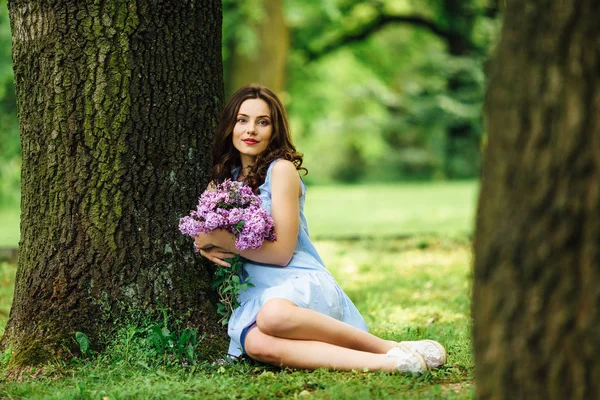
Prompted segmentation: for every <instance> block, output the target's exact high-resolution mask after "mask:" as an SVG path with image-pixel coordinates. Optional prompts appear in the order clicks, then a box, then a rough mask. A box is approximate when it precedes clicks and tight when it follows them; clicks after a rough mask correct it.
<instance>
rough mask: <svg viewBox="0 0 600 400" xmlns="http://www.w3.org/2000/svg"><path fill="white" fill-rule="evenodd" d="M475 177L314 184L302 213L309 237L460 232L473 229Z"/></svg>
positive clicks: (451, 233) (469, 231) (328, 237)
mask: <svg viewBox="0 0 600 400" xmlns="http://www.w3.org/2000/svg"><path fill="white" fill-rule="evenodd" d="M477 189H478V187H477V185H476V184H475V183H474V182H439V183H428V182H423V183H397V184H386V185H384V184H380V185H369V186H365V185H360V186H358V185H357V186H339V185H337V186H315V187H309V188H308V192H307V200H306V210H305V215H306V218H307V220H308V222H309V228H310V231H311V234H312V235H313V237H315V238H317V239H337V238H353V237H360V238H362V237H365V236H367V237H383V236H398V235H400V236H404V235H414V234H430V233H435V234H441V235H451V236H455V235H464V234H470V233H471V232H472V231H473V223H472V221H473V216H474V211H475V208H474V205H475V202H476V196H477Z"/></svg>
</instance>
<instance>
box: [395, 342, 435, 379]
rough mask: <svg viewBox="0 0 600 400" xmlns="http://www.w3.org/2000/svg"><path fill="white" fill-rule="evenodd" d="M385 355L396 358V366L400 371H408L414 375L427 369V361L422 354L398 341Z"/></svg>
mask: <svg viewBox="0 0 600 400" xmlns="http://www.w3.org/2000/svg"><path fill="white" fill-rule="evenodd" d="M387 356H388V357H394V358H396V360H397V361H396V368H398V371H400V372H408V373H411V374H415V375H416V374H423V373H425V372H427V371H428V368H427V363H426V362H425V359H423V356H421V355H420V354H419V353H417V352H416V351H413V350H411V349H410V348H409V347H408V346H404V345H402V344H400V343H398V345H397V346H396V347H394V348H392V349H391V350H390V351H388V352H387Z"/></svg>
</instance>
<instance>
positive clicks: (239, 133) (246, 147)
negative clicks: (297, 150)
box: [232, 99, 273, 167]
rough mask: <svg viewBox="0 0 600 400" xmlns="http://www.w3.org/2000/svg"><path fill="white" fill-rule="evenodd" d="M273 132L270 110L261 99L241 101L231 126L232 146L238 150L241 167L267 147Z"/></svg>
mask: <svg viewBox="0 0 600 400" xmlns="http://www.w3.org/2000/svg"><path fill="white" fill-rule="evenodd" d="M272 132H273V123H272V121H271V110H270V109H269V105H268V104H267V103H266V102H265V101H264V100H262V99H248V100H246V101H244V102H243V103H242V105H241V106H240V110H239V111H238V114H237V121H236V124H235V126H234V127H233V135H232V138H233V146H234V147H235V148H236V149H237V150H238V151H239V152H240V161H241V162H242V167H247V166H248V165H251V164H253V163H254V160H255V159H256V156H257V155H259V154H261V153H262V152H264V151H265V150H266V149H267V146H268V145H269V139H270V138H271V134H272Z"/></svg>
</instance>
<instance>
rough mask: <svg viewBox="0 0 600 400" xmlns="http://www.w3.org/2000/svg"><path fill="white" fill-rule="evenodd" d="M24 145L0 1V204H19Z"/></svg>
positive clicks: (3, 7) (7, 31)
mask: <svg viewBox="0 0 600 400" xmlns="http://www.w3.org/2000/svg"><path fill="white" fill-rule="evenodd" d="M20 153H21V146H20V141H19V124H18V120H17V106H16V100H15V87H14V80H13V71H12V60H11V36H10V23H9V19H8V8H7V6H6V0H0V205H5V204H7V203H8V204H15V203H16V202H18V197H19V190H20V175H21V156H20Z"/></svg>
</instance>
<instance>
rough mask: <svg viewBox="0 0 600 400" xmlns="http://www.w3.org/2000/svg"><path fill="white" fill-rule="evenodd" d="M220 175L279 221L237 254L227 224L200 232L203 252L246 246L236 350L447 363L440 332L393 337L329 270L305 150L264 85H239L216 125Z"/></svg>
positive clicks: (386, 365)
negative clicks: (314, 220)
mask: <svg viewBox="0 0 600 400" xmlns="http://www.w3.org/2000/svg"><path fill="white" fill-rule="evenodd" d="M215 140H216V142H215V150H214V168H213V181H214V182H221V181H223V180H224V179H226V178H230V179H236V180H238V181H243V182H245V183H247V184H248V185H249V186H250V187H252V189H253V190H254V191H255V192H257V193H259V194H260V197H261V198H262V201H263V207H265V208H266V209H267V210H268V211H269V212H270V215H271V217H272V218H273V220H274V222H275V232H276V233H277V240H276V241H274V242H268V241H265V242H264V243H263V245H262V247H261V248H259V249H257V250H253V249H249V250H244V251H242V252H239V251H237V250H236V249H235V246H234V237H233V235H232V234H230V233H229V232H227V231H225V230H217V231H213V232H211V233H207V234H200V235H199V236H197V237H196V239H195V241H196V244H197V245H198V247H199V248H200V249H201V251H200V254H201V255H202V256H204V257H206V258H207V259H209V260H211V261H213V262H215V263H217V264H219V265H222V266H225V267H227V266H229V264H228V263H227V262H226V261H225V259H226V258H229V257H232V256H233V253H234V252H235V253H240V254H241V256H242V257H244V259H245V263H244V273H245V274H246V275H247V276H250V278H251V282H252V283H253V284H254V285H255V286H254V287H253V288H249V289H248V291H246V292H242V293H241V294H240V296H239V300H240V303H241V306H240V307H239V308H237V309H236V310H235V311H234V313H233V315H232V316H231V318H230V320H229V327H228V333H229V336H230V337H231V344H230V347H229V353H230V354H231V355H234V356H238V355H240V354H247V355H248V356H250V357H251V358H253V359H255V360H258V361H261V362H265V363H268V364H273V365H277V366H285V367H291V368H303V369H315V368H320V367H325V368H332V369H340V370H351V369H355V368H359V369H363V368H368V369H369V370H383V371H400V372H410V373H423V372H425V371H427V370H428V368H430V367H437V366H440V365H442V364H443V363H444V362H445V361H446V351H445V350H444V347H443V346H442V345H440V344H439V343H437V342H435V341H433V340H421V341H413V342H400V343H397V342H394V341H392V340H384V339H381V338H378V337H376V336H374V335H372V334H370V333H368V332H367V325H366V323H365V321H364V319H363V318H362V317H361V315H360V313H359V312H358V310H357V309H356V307H355V306H354V304H353V303H352V301H351V300H350V299H349V298H348V296H346V294H345V293H344V292H343V291H342V290H341V289H340V287H339V286H338V284H337V283H336V281H335V279H334V278H333V276H332V275H331V274H330V273H329V272H328V271H327V269H326V268H325V266H324V264H323V261H322V260H321V258H320V257H319V255H318V253H317V251H316V249H315V247H314V246H313V244H312V243H311V241H310V239H309V235H308V229H307V223H306V220H305V218H304V213H303V208H304V200H305V193H306V187H305V185H304V183H303V182H302V180H301V179H300V176H299V173H298V171H299V170H304V171H306V169H305V168H303V167H302V154H300V153H298V152H297V151H296V149H295V147H294V145H293V144H292V141H291V137H290V132H289V127H288V122H287V117H286V113H285V110H284V108H283V106H282V104H281V102H280V101H279V99H278V98H277V96H276V95H275V94H274V93H273V92H271V91H270V90H269V89H267V88H265V87H264V86H260V85H248V86H244V87H242V88H241V89H239V90H238V91H237V92H236V93H235V94H234V95H233V96H232V97H231V99H230V100H229V102H228V103H227V104H226V105H225V108H224V110H223V114H222V117H221V122H220V125H219V127H218V130H217V135H216V139H215Z"/></svg>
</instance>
